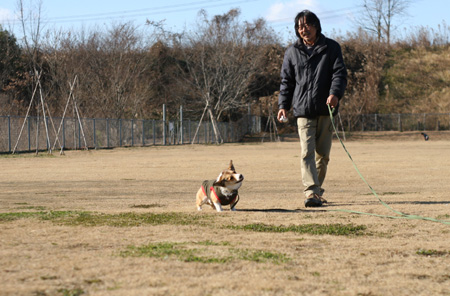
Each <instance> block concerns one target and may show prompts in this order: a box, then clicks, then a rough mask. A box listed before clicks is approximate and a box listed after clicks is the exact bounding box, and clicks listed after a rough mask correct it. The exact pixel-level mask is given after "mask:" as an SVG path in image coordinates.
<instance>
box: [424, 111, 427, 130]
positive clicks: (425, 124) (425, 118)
mask: <svg viewBox="0 0 450 296" xmlns="http://www.w3.org/2000/svg"><path fill="white" fill-rule="evenodd" d="M426 127H427V114H426V113H423V130H426Z"/></svg>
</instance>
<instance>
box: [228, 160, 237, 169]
mask: <svg viewBox="0 0 450 296" xmlns="http://www.w3.org/2000/svg"><path fill="white" fill-rule="evenodd" d="M228 169H229V170H232V171H235V168H234V165H233V160H230V165H229V166H228Z"/></svg>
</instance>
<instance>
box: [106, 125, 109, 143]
mask: <svg viewBox="0 0 450 296" xmlns="http://www.w3.org/2000/svg"><path fill="white" fill-rule="evenodd" d="M106 147H108V148H109V119H106Z"/></svg>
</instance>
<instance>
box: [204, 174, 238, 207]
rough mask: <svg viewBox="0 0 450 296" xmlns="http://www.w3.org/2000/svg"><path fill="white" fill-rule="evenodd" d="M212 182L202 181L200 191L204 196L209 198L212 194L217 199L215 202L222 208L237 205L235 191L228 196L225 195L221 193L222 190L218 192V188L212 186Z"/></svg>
mask: <svg viewBox="0 0 450 296" xmlns="http://www.w3.org/2000/svg"><path fill="white" fill-rule="evenodd" d="M214 182H215V180H205V181H203V183H202V190H203V193H204V194H205V195H206V196H210V194H211V192H212V193H213V194H214V196H215V197H216V198H217V200H218V201H219V202H220V204H221V205H223V206H227V205H229V204H232V203H234V202H236V203H237V202H238V201H239V194H238V191H237V190H233V191H231V192H230V194H229V195H225V194H223V193H222V190H220V186H213V184H214Z"/></svg>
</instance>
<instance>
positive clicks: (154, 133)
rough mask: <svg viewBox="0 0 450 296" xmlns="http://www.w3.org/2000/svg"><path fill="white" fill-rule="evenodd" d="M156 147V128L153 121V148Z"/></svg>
mask: <svg viewBox="0 0 450 296" xmlns="http://www.w3.org/2000/svg"><path fill="white" fill-rule="evenodd" d="M154 145H156V126H155V120H154V119H153V146H154Z"/></svg>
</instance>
